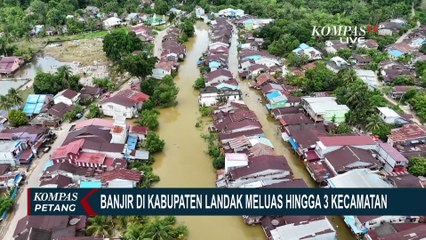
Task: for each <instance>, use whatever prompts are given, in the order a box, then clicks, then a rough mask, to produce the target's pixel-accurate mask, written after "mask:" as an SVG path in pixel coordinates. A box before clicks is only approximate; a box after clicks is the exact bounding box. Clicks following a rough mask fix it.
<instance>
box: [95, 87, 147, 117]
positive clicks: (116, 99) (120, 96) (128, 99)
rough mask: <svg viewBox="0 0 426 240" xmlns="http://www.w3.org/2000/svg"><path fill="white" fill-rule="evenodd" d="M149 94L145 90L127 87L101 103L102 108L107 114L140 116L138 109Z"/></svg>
mask: <svg viewBox="0 0 426 240" xmlns="http://www.w3.org/2000/svg"><path fill="white" fill-rule="evenodd" d="M148 99H149V96H148V95H146V94H145V93H143V92H139V91H135V90H131V89H126V90H121V91H119V92H117V93H116V94H115V95H114V96H112V97H109V98H106V99H104V100H103V101H102V103H101V109H102V112H103V114H104V115H107V116H112V117H114V116H116V115H118V116H122V117H124V118H134V117H137V116H138V111H139V110H140V109H141V108H142V105H143V103H144V102H146V101H147V100H148Z"/></svg>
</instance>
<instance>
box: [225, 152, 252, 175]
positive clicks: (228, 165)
mask: <svg viewBox="0 0 426 240" xmlns="http://www.w3.org/2000/svg"><path fill="white" fill-rule="evenodd" d="M247 165H248V157H247V154H245V153H225V173H227V172H229V170H231V169H233V168H238V167H244V166H247Z"/></svg>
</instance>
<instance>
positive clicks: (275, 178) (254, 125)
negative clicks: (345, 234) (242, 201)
mask: <svg viewBox="0 0 426 240" xmlns="http://www.w3.org/2000/svg"><path fill="white" fill-rule="evenodd" d="M227 18H228V19H234V18H235V17H234V15H233V14H231V15H230V16H227ZM228 19H223V18H218V19H216V21H215V22H214V23H213V24H212V30H211V32H210V35H211V36H212V42H211V44H210V45H209V49H208V50H207V52H206V53H205V54H204V55H203V57H202V58H201V59H200V61H199V64H200V65H201V66H204V67H208V68H209V71H207V72H206V73H205V74H204V76H203V77H204V80H205V83H206V86H207V87H206V89H212V88H216V87H219V88H221V89H224V88H225V87H222V86H227V87H226V88H229V91H231V90H232V89H233V88H234V89H239V88H237V87H238V82H237V81H236V80H235V79H234V76H233V75H232V73H231V72H230V71H229V70H228V69H227V64H226V63H227V61H228V58H229V56H228V53H229V40H230V39H231V37H232V35H233V33H235V32H234V30H233V29H234V28H233V26H232V24H230V22H229V21H228ZM218 39H220V42H219V43H218ZM231 57H235V56H231ZM258 59H260V58H258ZM258 59H257V60H258ZM212 62H218V63H220V65H219V66H218V68H217V69H215V70H212V69H211V68H212V67H213V66H212V64H211V63H212ZM265 82H267V81H265ZM221 85H222V86H221ZM230 86H233V88H231V87H230ZM206 89H201V93H200V105H210V106H214V113H213V124H212V126H210V127H209V130H210V131H211V132H216V133H217V134H218V138H219V141H220V144H221V146H222V152H223V154H224V158H225V159H224V161H225V165H224V169H220V170H218V172H217V181H216V185H217V187H220V188H261V187H265V188H287V187H288V188H291V187H293V188H295V187H307V186H306V184H305V183H304V181H303V180H301V179H295V178H294V177H293V174H292V171H291V169H290V167H289V165H288V164H287V160H286V158H285V157H284V156H280V155H278V154H276V153H275V150H274V145H273V144H272V142H271V141H270V140H269V139H268V138H266V137H265V135H264V132H263V130H262V125H261V123H260V122H259V120H258V118H257V116H256V114H255V113H254V112H253V111H252V110H250V109H249V108H248V106H247V105H246V104H245V103H244V101H242V99H241V98H242V96H241V93H240V94H239V95H238V97H235V98H234V97H228V98H224V97H223V95H216V96H215V97H214V96H212V97H210V98H207V96H208V95H207V94H206ZM232 91H233V90H232ZM217 92H220V93H222V92H223V90H222V91H217ZM222 100H223V101H222ZM243 219H244V221H245V222H246V223H247V224H256V223H262V226H263V228H264V231H265V234H266V236H267V237H268V239H287V236H295V239H299V238H303V237H307V236H311V235H312V234H316V235H317V236H321V237H331V238H332V237H334V236H335V235H336V232H335V230H334V228H333V227H332V225H331V224H330V222H329V221H328V220H327V219H326V218H325V217H306V218H305V217H296V216H289V217H288V219H286V220H281V221H278V218H276V217H269V216H243ZM308 220H309V221H308ZM295 231H297V232H298V234H297V236H296V235H294V232H295Z"/></svg>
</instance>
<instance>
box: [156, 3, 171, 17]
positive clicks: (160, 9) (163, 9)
mask: <svg viewBox="0 0 426 240" xmlns="http://www.w3.org/2000/svg"><path fill="white" fill-rule="evenodd" d="M169 9H170V6H169V4H168V3H167V1H165V0H158V1H155V9H154V11H155V13H157V14H160V15H165V14H166V13H167V12H168V11H169Z"/></svg>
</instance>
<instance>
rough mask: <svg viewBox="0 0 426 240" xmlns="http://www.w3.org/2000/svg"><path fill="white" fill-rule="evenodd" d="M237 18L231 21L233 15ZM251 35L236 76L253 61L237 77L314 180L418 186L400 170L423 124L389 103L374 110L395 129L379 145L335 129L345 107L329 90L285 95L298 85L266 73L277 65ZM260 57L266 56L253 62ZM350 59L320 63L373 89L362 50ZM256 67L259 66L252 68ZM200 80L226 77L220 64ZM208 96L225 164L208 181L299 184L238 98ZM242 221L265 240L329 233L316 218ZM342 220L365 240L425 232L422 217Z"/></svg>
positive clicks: (418, 147) (304, 49) (421, 137)
mask: <svg viewBox="0 0 426 240" xmlns="http://www.w3.org/2000/svg"><path fill="white" fill-rule="evenodd" d="M228 19H234V17H228ZM219 21H223V20H219ZM237 21H238V19H237V20H234V22H237ZM216 27H217V26H216V25H213V27H212V28H213V30H212V35H213V38H214V32H215V30H216ZM241 27H244V25H243V26H241ZM244 28H245V27H244ZM250 34H251V33H250V31H248V32H245V34H244V36H242V37H243V38H245V37H246V36H250ZM251 40H253V41H251V42H250V44H248V45H246V46H244V47H241V48H240V49H241V50H240V52H239V58H240V74H241V73H242V72H245V70H246V69H241V68H242V67H243V66H245V63H244V62H245V60H247V59H249V60H251V61H249V63H250V64H252V65H250V66H255V68H256V69H255V68H254V67H252V69H248V71H247V72H246V73H245V74H242V75H240V77H241V78H246V79H251V81H252V82H251V83H250V86H252V87H254V88H255V89H258V90H259V91H260V92H261V94H262V96H263V97H264V99H265V107H266V109H267V110H268V111H269V114H270V115H271V116H273V117H274V118H275V119H276V120H277V121H278V122H279V124H280V125H279V130H280V132H281V135H282V139H283V140H284V141H286V142H288V143H289V145H290V146H291V147H292V149H293V150H294V152H295V154H296V155H298V156H299V158H300V159H301V161H303V162H304V164H305V167H306V169H307V171H308V172H309V173H310V175H311V177H312V178H313V179H314V180H315V181H316V182H317V183H318V185H320V186H322V187H328V188H345V187H355V188H377V187H379V188H399V187H401V188H406V187H416V188H424V187H425V186H426V181H425V179H424V178H419V177H415V176H413V175H411V174H410V173H408V172H407V167H408V158H409V157H411V156H423V155H422V154H423V153H424V152H425V151H424V150H425V149H426V148H425V147H424V146H423V145H424V144H426V138H425V137H426V135H425V134H426V130H425V128H424V127H423V126H421V125H418V124H417V123H413V122H411V121H410V118H409V117H407V116H403V115H400V114H398V113H396V112H395V111H393V110H392V109H390V108H387V107H381V108H378V109H377V112H378V114H379V116H380V117H381V119H382V120H383V121H384V122H386V123H389V124H394V125H399V126H401V127H400V128H396V129H393V130H392V133H391V134H390V135H389V138H388V139H389V140H388V142H387V143H385V142H382V141H380V140H378V138H377V137H375V136H370V135H367V134H361V133H353V134H342V135H339V134H335V133H334V129H335V128H336V124H339V123H342V122H344V121H345V114H346V113H347V112H348V111H349V108H348V107H347V106H345V105H341V104H338V103H337V102H336V99H335V98H334V97H332V96H330V94H329V93H316V94H315V96H305V97H296V96H294V95H293V94H292V93H293V92H294V91H297V90H298V88H297V87H294V86H289V85H285V84H282V83H281V82H282V81H281V79H280V77H279V75H278V74H276V72H274V71H271V68H274V67H275V68H278V67H280V62H277V63H275V64H272V63H273V59H274V58H275V57H274V56H270V55H269V54H267V53H266V54H262V51H261V50H260V48H257V47H256V44H255V41H254V39H253V38H252V39H251ZM213 43H214V42H213ZM217 45H220V44H217ZM327 45H328V46H329V47H330V48H331V47H333V48H334V47H335V48H339V49H340V48H346V47H347V46H345V45H344V44H343V45H340V46H337V45H339V44H338V43H337V42H335V44H327ZM240 46H241V45H240ZM225 47H226V46H224V47H223V48H224V49H225ZM363 47H366V48H377V43H376V42H375V41H374V40H373V41H367V42H366V43H365V46H363ZM329 50H330V49H329ZM209 51H210V50H208V52H209ZM331 51H333V50H331ZM335 51H338V49H337V50H335ZM254 52H256V53H254ZM295 52H297V53H300V54H307V55H309V56H310V57H311V59H312V60H314V59H315V58H318V57H320V56H321V52H320V51H318V52H316V49H313V48H311V47H309V46H305V45H302V46H301V47H300V48H299V49H297V50H296V51H295ZM213 55H214V54H213ZM262 58H265V59H267V60H263V62H262V60H261V61H260V62H259V59H262ZM209 59H210V58H209V55H207V56H204V58H203V59H202V61H200V64H202V66H208V64H209V63H210V62H209V61H210V60H209ZM223 59H225V56H223V57H222V58H220V57H217V58H216V59H215V60H219V61H220V62H221V63H222V62H224V60H223ZM275 59H278V58H275ZM351 59H352V62H350V63H349V62H346V61H345V60H343V59H341V58H339V57H335V58H332V59H330V61H331V62H333V63H331V62H329V63H328V64H327V65H328V67H329V69H330V70H332V71H334V72H338V71H339V70H340V69H343V68H345V67H346V66H351V65H356V70H357V74H358V75H365V77H364V79H363V80H364V81H365V82H369V83H370V84H369V86H370V87H372V88H374V83H373V80H371V79H369V77H370V76H369V73H368V72H365V71H366V69H365V66H366V65H368V64H369V63H370V61H371V59H368V58H367V57H365V56H362V55H354V56H352V58H351ZM256 61H258V62H257V63H256ZM266 62H267V63H269V64H270V65H268V64H266ZM256 64H257V65H256ZM259 65H261V66H259ZM312 65H313V63H310V64H307V65H306V66H305V70H306V69H309V68H310V67H312ZM313 66H315V65H313ZM209 67H211V66H209ZM257 69H262V70H258V71H256V70H257ZM241 70H243V71H241ZM211 73H215V74H213V75H212V74H211ZM374 75H375V74H374ZM204 77H205V80H206V81H205V82H206V86H208V87H207V88H209V87H211V86H215V84H223V83H228V82H229V81H233V76H232V74H231V72H229V71H228V70H227V65H226V64H224V65H222V64H220V65H219V67H218V69H216V70H214V71H212V72H208V73H206V74H205V76H204ZM236 84H238V82H236ZM396 91H397V89H394V91H393V94H397V92H396ZM399 91H401V89H399ZM398 94H401V93H398ZM402 94H403V93H402ZM201 96H203V95H200V99H204V98H202V97H201ZM216 96H217V95H216ZM216 99H217V101H210V102H209V103H210V105H216V106H215V110H214V116H213V120H214V121H213V126H211V127H210V128H209V129H210V130H211V131H215V132H218V135H219V140H220V143H221V144H222V151H223V152H224V155H225V167H224V169H223V170H219V171H218V180H217V183H216V184H217V186H218V187H226V188H235V187H241V188H260V187H266V188H268V187H281V188H286V187H290V188H291V187H307V186H306V184H305V183H304V182H303V180H301V179H294V177H293V176H292V172H291V169H290V167H289V166H288V165H287V160H286V159H285V158H284V156H279V155H276V154H275V153H274V146H273V145H272V143H271V141H269V140H268V139H267V138H265V136H264V134H263V131H262V126H261V124H260V122H259V121H258V119H257V117H256V115H255V113H254V112H253V111H251V110H250V109H248V107H247V106H246V105H245V104H244V102H243V101H241V98H237V99H233V98H231V99H227V101H223V102H221V101H219V100H220V98H219V97H217V98H216ZM201 103H203V104H205V103H206V101H204V102H201V101H200V104H201ZM424 133H425V134H424ZM243 218H244V220H245V221H246V223H248V224H256V223H260V224H262V227H263V229H264V231H265V234H266V236H267V238H268V239H287V237H288V236H292V237H293V236H295V235H294V234H296V235H297V236H295V237H294V239H301V238H303V239H305V238H306V239H309V238H310V237H312V236H315V237H322V239H333V238H334V237H335V230H334V228H333V227H332V226H331V224H330V223H329V222H328V220H327V219H325V218H323V217H313V216H304V217H300V216H298V217H294V216H283V217H276V216H244V217H243ZM344 220H345V223H346V224H347V225H348V227H349V228H350V229H351V231H352V232H353V233H354V234H356V235H359V236H364V237H365V238H366V239H388V238H389V239H396V238H398V236H406V235H410V236H418V237H423V236H424V234H425V232H424V231H423V229H424V228H425V224H424V223H421V222H423V220H422V219H421V217H420V216H344ZM395 237H396V238H395Z"/></svg>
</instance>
